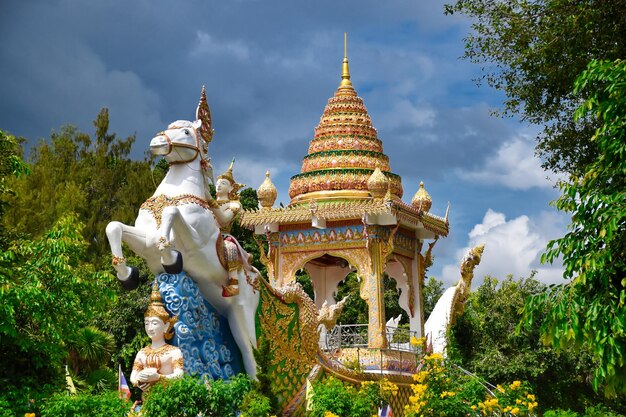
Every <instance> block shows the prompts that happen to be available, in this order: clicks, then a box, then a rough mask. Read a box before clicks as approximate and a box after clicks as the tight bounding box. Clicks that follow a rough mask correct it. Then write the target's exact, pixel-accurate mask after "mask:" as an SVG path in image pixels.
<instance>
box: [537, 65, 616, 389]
mask: <svg viewBox="0 0 626 417" xmlns="http://www.w3.org/2000/svg"><path fill="white" fill-rule="evenodd" d="M581 91H585V92H586V94H587V95H588V99H587V100H586V101H585V102H584V104H583V105H582V106H581V107H580V108H579V109H578V110H577V112H576V117H577V119H578V120H580V119H583V118H588V119H593V120H597V122H598V124H599V127H598V129H597V130H596V132H595V134H594V135H593V137H592V138H591V140H592V141H593V142H594V143H595V145H596V146H597V148H598V150H599V155H598V157H597V158H595V159H594V160H593V162H592V163H590V164H588V165H587V166H586V167H585V170H584V175H583V176H581V177H576V176H572V177H571V178H570V180H569V181H564V182H561V184H560V188H561V191H562V195H561V197H559V199H558V200H557V201H556V206H557V208H558V209H559V210H561V211H564V212H568V213H571V214H572V220H571V223H570V225H569V232H568V233H567V234H566V235H565V236H563V237H562V238H560V239H556V240H554V241H551V242H550V243H549V244H548V250H547V252H546V253H545V255H544V260H545V261H548V262H553V261H555V260H557V259H561V258H562V259H563V265H564V266H565V273H564V278H566V279H568V280H570V281H569V282H568V283H566V284H563V285H559V286H553V287H551V288H550V289H549V290H548V291H547V292H545V293H542V294H539V295H536V296H535V297H533V298H532V299H531V300H530V302H529V303H528V305H527V306H526V310H525V317H526V318H527V320H528V323H529V325H533V324H534V323H536V322H537V321H539V320H541V322H542V324H541V331H542V335H543V340H544V342H546V343H548V344H551V345H554V346H556V347H558V348H561V349H564V348H567V347H575V348H580V347H585V348H589V349H591V350H592V351H593V353H594V357H595V359H596V360H597V362H598V366H597V368H596V370H595V373H594V378H593V384H594V387H595V388H599V387H600V386H602V387H603V388H604V389H605V392H606V393H607V394H609V395H613V394H617V393H622V394H623V393H626V238H625V236H626V100H625V97H626V61H622V60H617V61H615V62H607V61H592V62H591V63H590V64H589V66H588V67H587V69H586V70H585V71H584V72H583V73H582V74H581V76H580V77H579V78H578V79H577V81H576V87H575V92H581ZM546 310H547V311H548V314H546V315H545V316H544V315H543V312H544V311H546Z"/></svg>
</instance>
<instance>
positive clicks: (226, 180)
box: [211, 159, 251, 297]
mask: <svg viewBox="0 0 626 417" xmlns="http://www.w3.org/2000/svg"><path fill="white" fill-rule="evenodd" d="M234 163H235V160H234V159H233V161H232V162H231V163H230V166H229V167H228V170H226V172H224V173H223V174H222V175H220V176H218V177H217V181H216V183H215V195H216V201H215V204H211V210H212V211H213V214H214V215H215V218H216V220H217V223H218V224H219V226H220V231H221V232H222V237H223V239H224V261H225V263H226V265H225V266H226V269H227V270H228V284H227V285H226V286H224V287H223V291H222V295H223V296H224V297H232V296H234V295H237V294H239V274H240V273H242V272H245V271H250V270H251V266H250V264H249V258H250V255H249V254H248V253H246V252H245V251H244V250H243V248H242V247H241V245H240V244H239V242H237V239H235V238H234V237H233V236H232V235H230V229H231V228H232V226H233V223H234V221H235V219H236V218H237V215H239V212H240V211H241V202H240V201H239V189H241V188H242V187H243V186H244V185H243V184H239V183H237V182H236V181H235V178H234V177H233V165H234Z"/></svg>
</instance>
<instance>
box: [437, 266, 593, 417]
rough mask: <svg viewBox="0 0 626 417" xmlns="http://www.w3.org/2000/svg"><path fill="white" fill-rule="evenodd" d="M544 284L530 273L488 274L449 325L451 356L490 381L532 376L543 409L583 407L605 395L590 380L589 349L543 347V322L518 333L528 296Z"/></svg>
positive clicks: (532, 382)
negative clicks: (500, 278) (520, 275)
mask: <svg viewBox="0 0 626 417" xmlns="http://www.w3.org/2000/svg"><path fill="white" fill-rule="evenodd" d="M544 289H545V285H543V284H541V283H539V282H538V281H536V280H535V279H533V278H532V277H531V278H527V279H520V280H513V279H512V277H508V278H507V279H505V280H503V281H501V282H499V281H498V280H497V279H496V278H493V277H486V278H485V281H484V283H483V284H482V285H481V286H480V287H479V288H478V289H477V290H475V291H473V292H472V293H471V294H470V297H469V299H468V301H467V303H466V306H465V313H464V314H463V315H462V316H461V317H459V318H458V320H457V322H456V324H455V325H454V326H453V327H452V329H451V333H450V337H451V343H450V347H449V349H450V353H451V355H450V356H451V357H452V358H454V360H455V361H458V362H459V363H460V365H461V366H463V367H464V368H467V369H468V370H470V371H471V372H473V373H475V374H477V375H480V376H481V377H483V378H485V379H486V380H487V381H489V382H490V383H492V384H504V383H506V382H510V381H513V380H522V381H528V382H529V383H530V384H531V386H532V389H533V391H535V392H536V393H537V398H538V401H539V403H540V404H541V406H542V407H543V409H544V410H545V409H546V408H553V407H562V406H563V404H567V406H568V407H570V408H573V409H577V410H583V409H584V407H585V406H586V405H588V404H589V403H591V402H596V401H599V400H601V398H599V397H598V396H597V395H596V394H595V393H594V391H593V389H592V387H591V384H590V383H589V379H590V377H591V375H592V372H593V361H592V358H591V354H590V353H589V352H588V351H586V350H581V351H580V352H572V351H570V350H566V351H563V352H558V351H556V350H555V349H553V348H551V347H547V346H542V344H541V341H540V326H541V322H540V321H536V322H535V323H534V324H533V325H532V326H528V327H527V328H523V329H520V332H516V327H517V325H518V323H519V322H520V320H521V319H522V310H523V308H524V305H525V302H526V300H527V299H528V297H530V296H531V295H533V294H537V293H541V292H542V291H543V290H544ZM543 314H545V311H544V312H542V313H541V314H540V315H539V316H541V315H543Z"/></svg>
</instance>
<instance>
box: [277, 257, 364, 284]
mask: <svg viewBox="0 0 626 417" xmlns="http://www.w3.org/2000/svg"><path fill="white" fill-rule="evenodd" d="M324 255H330V256H336V257H338V258H342V259H345V260H346V261H347V262H348V263H349V264H350V265H351V266H352V267H354V268H356V270H357V274H358V275H359V276H360V277H361V278H363V279H364V278H365V277H368V276H370V275H371V267H370V257H369V251H368V250H367V249H366V248H354V249H342V250H332V249H331V250H317V251H308V252H290V253H285V254H283V255H282V256H281V258H282V259H281V260H282V262H281V265H280V271H281V274H280V280H281V285H286V284H289V283H291V282H295V275H296V271H297V270H299V269H301V268H303V267H304V265H305V264H306V263H307V262H309V261H311V260H313V259H316V258H319V257H321V256H324Z"/></svg>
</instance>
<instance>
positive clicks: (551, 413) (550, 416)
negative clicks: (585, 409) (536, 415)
mask: <svg viewBox="0 0 626 417" xmlns="http://www.w3.org/2000/svg"><path fill="white" fill-rule="evenodd" d="M543 417H580V414H578V413H577V412H576V411H571V410H560V409H558V410H548V411H546V412H545V413H544V415H543Z"/></svg>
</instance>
